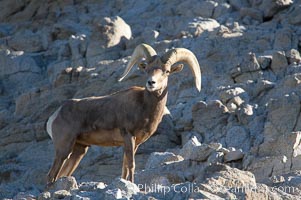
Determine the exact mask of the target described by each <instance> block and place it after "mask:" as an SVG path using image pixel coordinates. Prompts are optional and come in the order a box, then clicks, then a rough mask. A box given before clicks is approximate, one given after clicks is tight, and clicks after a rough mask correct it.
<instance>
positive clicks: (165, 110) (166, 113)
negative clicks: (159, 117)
mask: <svg viewBox="0 0 301 200" xmlns="http://www.w3.org/2000/svg"><path fill="white" fill-rule="evenodd" d="M163 115H171V114H170V111H169V110H168V108H167V106H165V107H164V112H163Z"/></svg>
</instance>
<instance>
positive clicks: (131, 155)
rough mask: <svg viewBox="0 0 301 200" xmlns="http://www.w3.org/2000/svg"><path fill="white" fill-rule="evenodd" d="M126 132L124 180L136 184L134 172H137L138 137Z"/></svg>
mask: <svg viewBox="0 0 301 200" xmlns="http://www.w3.org/2000/svg"><path fill="white" fill-rule="evenodd" d="M123 132H124V134H123V135H124V156H123V159H124V160H123V169H122V178H124V179H128V178H129V180H130V181H131V182H134V172H135V142H136V137H135V136H133V135H131V134H130V133H128V132H127V131H126V130H124V131H123Z"/></svg>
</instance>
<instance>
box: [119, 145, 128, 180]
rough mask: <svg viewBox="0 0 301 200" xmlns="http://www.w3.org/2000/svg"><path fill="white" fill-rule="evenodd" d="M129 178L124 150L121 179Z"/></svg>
mask: <svg viewBox="0 0 301 200" xmlns="http://www.w3.org/2000/svg"><path fill="white" fill-rule="evenodd" d="M128 176H129V168H128V162H127V158H126V154H125V150H124V152H123V163H122V175H121V178H123V179H125V180H127V179H128Z"/></svg>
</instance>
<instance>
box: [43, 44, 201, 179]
mask: <svg viewBox="0 0 301 200" xmlns="http://www.w3.org/2000/svg"><path fill="white" fill-rule="evenodd" d="M143 58H144V59H145V61H143V62H141V59H143ZM178 62H184V63H186V64H187V65H188V66H189V67H190V69H191V71H192V73H193V76H194V79H195V85H196V88H197V89H198V91H200V89H201V71H200V67H199V64H198V61H197V59H196V57H195V55H194V54H193V53H192V52H191V51H189V50H187V49H184V48H176V49H171V50H169V51H168V52H166V53H165V54H164V55H163V56H158V55H157V53H156V51H155V50H154V49H153V48H152V47H151V46H149V45H147V44H140V45H138V46H137V47H136V48H135V50H134V52H133V55H132V57H131V59H130V61H129V63H128V65H127V67H126V69H125V71H124V73H123V75H122V78H120V80H119V81H121V80H122V79H123V78H124V77H126V76H127V74H128V73H129V71H130V70H131V69H132V67H133V65H134V64H136V63H139V67H140V69H143V70H144V71H145V72H146V75H147V79H146V88H144V87H132V88H129V89H127V90H124V91H120V92H116V93H114V94H111V95H108V96H101V97H88V98H84V99H71V100H68V101H66V102H65V103H64V104H63V105H62V106H61V107H59V108H58V110H57V111H55V112H54V114H52V115H51V116H50V118H49V119H48V121H47V132H48V134H49V135H50V137H51V138H52V140H53V143H54V148H55V159H54V162H53V165H52V167H51V169H50V171H49V173H48V177H47V181H48V184H51V183H53V182H54V181H56V180H57V179H58V178H59V177H62V176H70V175H71V174H72V173H73V172H74V170H75V169H76V168H77V166H78V164H79V162H80V160H81V159H82V158H83V156H84V155H85V154H86V153H87V150H88V147H89V146H90V145H100V146H123V147H124V155H123V166H122V178H124V179H129V180H130V181H132V182H134V170H135V158H134V156H135V153H136V151H137V148H138V146H139V145H140V144H142V143H143V142H145V141H146V140H147V139H148V138H149V137H150V136H151V135H153V133H154V132H155V131H156V129H157V127H158V124H159V123H160V122H161V120H162V117H163V114H164V111H165V108H166V101H167V81H168V76H169V75H170V74H171V73H174V72H178V71H181V70H182V69H183V64H179V65H175V64H176V63H178Z"/></svg>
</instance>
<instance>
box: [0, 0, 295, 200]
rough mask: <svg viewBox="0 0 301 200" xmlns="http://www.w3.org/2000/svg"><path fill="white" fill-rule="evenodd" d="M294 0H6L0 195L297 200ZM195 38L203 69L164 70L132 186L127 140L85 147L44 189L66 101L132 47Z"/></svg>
mask: <svg viewBox="0 0 301 200" xmlns="http://www.w3.org/2000/svg"><path fill="white" fill-rule="evenodd" d="M300 35H301V1H300V0H277V1H275V0H202V1H200V0H187V1H181V0H173V1H169V0H153V1H134V0H117V1H96V0H89V1H78V0H64V1H63V0H58V1H39V0H19V1H11V0H2V1H1V3H0V137H1V140H0V152H1V153H0V199H6V198H8V199H10V198H14V199H35V198H38V199H85V200H88V199H104V198H105V199H129V198H133V199H149V198H151V199H188V198H192V199H194V198H195V199H196V198H197V199H202V198H203V199H300V195H301V113H300V110H301V63H300V62H301V58H300V51H301V36H300ZM142 42H144V43H148V44H150V45H152V46H153V47H154V49H156V50H157V52H159V53H160V52H161V53H163V52H165V51H166V50H168V49H171V48H174V47H184V48H187V49H190V50H191V51H192V52H194V53H195V55H196V56H197V58H198V60H199V63H200V66H201V70H202V90H201V92H200V93H198V92H197V91H196V89H195V88H194V85H193V78H192V76H191V73H190V71H189V69H186V68H185V69H184V70H183V71H182V72H181V73H179V74H176V75H174V76H172V77H171V78H170V81H169V99H168V105H167V106H168V108H169V110H170V112H171V115H170V116H165V117H164V119H163V122H162V123H161V125H160V127H159V129H158V131H157V133H156V134H155V135H154V136H153V137H152V138H151V139H149V140H148V141H147V142H146V143H145V144H143V145H141V147H140V149H139V151H138V155H137V170H136V184H132V183H130V182H127V181H125V180H122V179H119V178H118V177H119V176H120V174H121V162H122V161H121V160H122V156H121V155H122V148H110V147H108V148H101V147H92V148H90V150H89V152H88V154H87V155H86V157H85V158H84V159H83V161H82V162H81V164H80V166H79V167H78V169H77V171H76V172H75V173H74V177H75V178H74V177H68V178H62V179H60V180H59V181H58V182H57V183H56V184H55V185H54V186H53V187H52V188H51V189H50V190H49V191H44V186H45V176H46V174H47V172H48V170H49V168H50V165H51V163H52V160H53V145H52V141H51V140H50V138H49V136H48V135H47V133H46V131H45V129H44V125H45V121H46V120H47V118H48V117H49V116H50V115H51V113H52V112H53V111H54V110H56V109H57V108H58V106H59V105H60V104H61V103H62V102H63V101H64V100H66V99H69V98H81V97H87V96H92V95H104V94H108V93H111V92H114V91H118V90H122V89H125V88H128V87H129V86H132V85H140V86H143V85H144V79H143V76H142V74H141V72H139V71H138V70H133V72H132V73H131V75H130V76H129V77H128V78H127V79H126V80H124V81H123V82H118V78H119V77H120V76H121V74H122V72H123V70H124V67H125V66H126V64H127V62H128V60H129V56H130V55H131V53H132V52H133V49H134V48H135V47H136V45H138V44H140V43H142Z"/></svg>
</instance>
